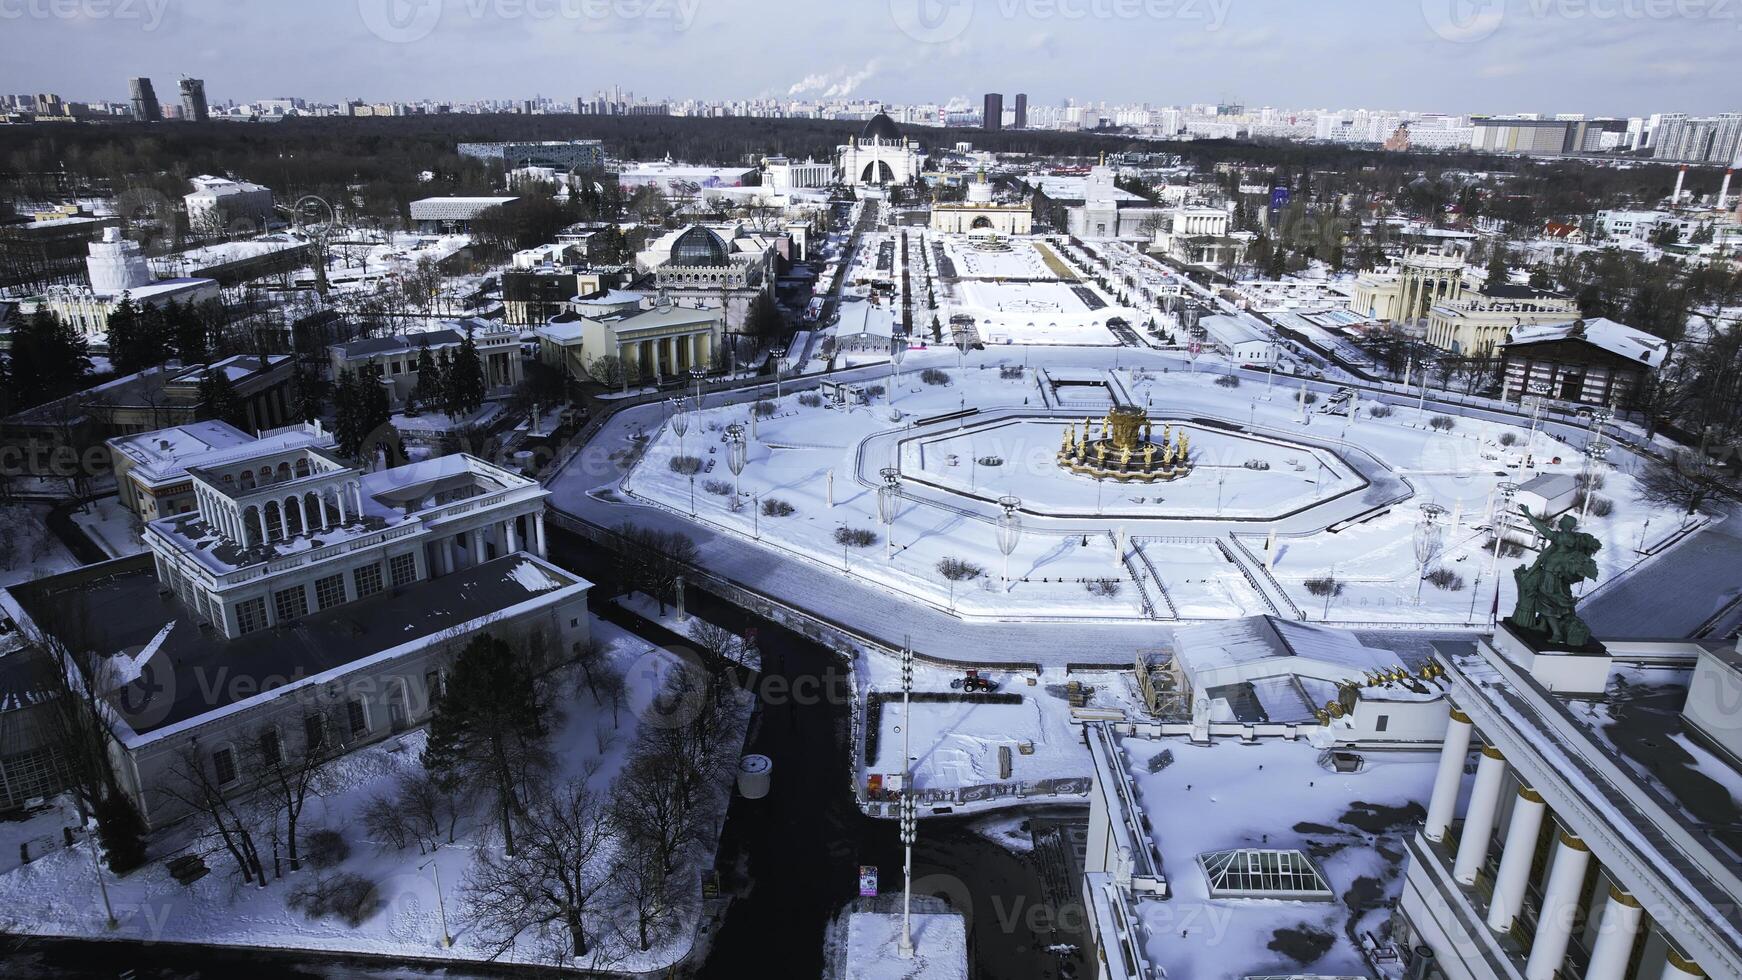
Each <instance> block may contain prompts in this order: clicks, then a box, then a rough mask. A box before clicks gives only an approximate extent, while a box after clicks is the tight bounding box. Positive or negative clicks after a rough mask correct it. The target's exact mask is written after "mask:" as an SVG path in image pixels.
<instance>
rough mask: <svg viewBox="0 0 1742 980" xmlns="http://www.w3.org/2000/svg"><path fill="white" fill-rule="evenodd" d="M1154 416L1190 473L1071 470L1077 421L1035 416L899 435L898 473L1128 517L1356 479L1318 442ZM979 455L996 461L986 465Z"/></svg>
mask: <svg viewBox="0 0 1742 980" xmlns="http://www.w3.org/2000/svg"><path fill="white" fill-rule="evenodd" d="M1154 421H1155V423H1156V427H1155V430H1154V438H1155V439H1156V440H1157V441H1159V440H1160V439H1161V438H1162V435H1163V432H1162V426H1163V424H1170V425H1171V426H1172V434H1173V435H1180V434H1184V435H1185V437H1186V438H1187V439H1188V440H1189V444H1190V447H1191V454H1192V459H1193V461H1194V467H1193V469H1192V471H1191V473H1189V474H1188V475H1186V476H1184V477H1181V478H1179V479H1177V480H1170V481H1161V482H1156V483H1136V482H1132V483H1119V482H1117V481H1113V480H1106V481H1097V480H1095V479H1093V478H1092V477H1089V476H1085V475H1082V474H1079V473H1073V472H1071V471H1070V470H1067V469H1064V468H1063V467H1061V466H1059V465H1058V461H1057V459H1056V456H1057V453H1058V451H1059V448H1060V441H1061V439H1062V438H1063V433H1064V431H1065V427H1066V425H1075V426H1076V427H1077V431H1078V433H1079V434H1080V433H1081V431H1082V427H1081V423H1080V422H1078V421H1077V420H1075V419H1069V420H1067V419H1046V420H1039V419H1034V420H1021V421H1016V422H1010V423H1005V424H997V425H993V426H989V427H986V428H982V429H968V430H966V431H963V432H959V433H951V434H946V435H940V436H933V437H929V438H928V437H917V438H913V439H908V440H904V441H903V442H902V444H901V470H902V475H903V476H904V477H908V478H912V479H917V480H923V481H925V482H928V483H932V484H934V485H936V486H940V487H944V488H946V489H948V490H951V491H954V492H956V493H964V494H969V495H971V496H977V497H981V498H984V499H987V500H997V499H998V498H999V497H1000V496H1002V495H1004V494H1014V495H1015V496H1017V497H1020V498H1022V505H1023V508H1024V509H1025V510H1033V511H1042V512H1052V513H1080V514H1105V515H1108V516H1128V517H1227V518H1239V519H1250V518H1269V517H1276V516H1280V515H1282V514H1285V513H1288V512H1290V511H1293V510H1297V509H1299V508H1300V507H1302V506H1303V505H1306V504H1310V503H1312V502H1313V501H1315V500H1322V499H1324V498H1326V497H1334V496H1337V495H1339V494H1342V493H1347V492H1349V491H1351V490H1356V489H1359V488H1360V486H1361V480H1360V477H1359V476H1358V475H1356V474H1355V473H1354V472H1353V471H1352V470H1350V469H1349V468H1348V467H1347V466H1346V465H1344V464H1343V463H1342V461H1340V460H1339V459H1337V457H1336V456H1335V455H1334V454H1332V453H1330V452H1326V451H1324V450H1315V449H1313V448H1311V447H1308V446H1300V445H1292V444H1288V443H1283V442H1280V441H1276V440H1269V439H1259V438H1251V437H1248V436H1245V435H1241V434H1237V433H1231V432H1227V431H1225V430H1220V429H1208V428H1205V427H1203V426H1199V425H1189V424H1183V423H1179V422H1177V420H1169V419H1165V418H1162V419H1155V420H1154ZM1096 431H1099V430H1098V429H1097V430H1096ZM985 460H997V461H999V462H997V463H996V464H995V465H982V461H985ZM1248 463H1250V464H1252V465H1251V466H1248V465H1246V464H1248ZM1259 466H1262V467H1264V468H1263V469H1258V468H1256V467H1259Z"/></svg>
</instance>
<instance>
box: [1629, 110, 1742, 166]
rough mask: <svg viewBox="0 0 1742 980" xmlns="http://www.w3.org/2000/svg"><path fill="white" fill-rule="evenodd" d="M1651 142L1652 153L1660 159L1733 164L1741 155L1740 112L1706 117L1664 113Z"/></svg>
mask: <svg viewBox="0 0 1742 980" xmlns="http://www.w3.org/2000/svg"><path fill="white" fill-rule="evenodd" d="M1651 143H1652V151H1651V155H1652V156H1654V157H1656V158H1658V159H1660V160H1685V161H1687V162H1688V163H1717V164H1730V163H1734V162H1736V160H1737V159H1738V158H1739V156H1742V112H1725V113H1721V114H1719V115H1716V116H1706V117H1690V116H1688V115H1686V114H1685V113H1680V112H1674V113H1665V114H1664V115H1663V116H1662V118H1661V119H1660V121H1659V122H1658V125H1657V129H1656V130H1655V132H1654V133H1653V134H1652V138H1651Z"/></svg>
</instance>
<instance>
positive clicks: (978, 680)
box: [950, 668, 998, 694]
mask: <svg viewBox="0 0 1742 980" xmlns="http://www.w3.org/2000/svg"><path fill="white" fill-rule="evenodd" d="M950 689H951V690H958V691H963V692H965V693H968V694H972V693H974V692H975V691H985V692H987V693H991V692H992V691H995V690H997V689H998V684H997V683H996V682H995V681H993V680H992V678H991V677H990V676H988V675H986V674H982V673H980V671H979V670H977V669H972V668H970V669H969V670H966V671H964V672H963V673H962V676H960V677H958V678H955V679H954V680H952V681H950Z"/></svg>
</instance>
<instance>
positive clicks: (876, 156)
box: [835, 112, 924, 187]
mask: <svg viewBox="0 0 1742 980" xmlns="http://www.w3.org/2000/svg"><path fill="white" fill-rule="evenodd" d="M835 153H836V155H837V157H838V158H839V159H840V164H841V180H842V181H843V182H844V183H846V184H847V185H848V186H850V187H882V186H885V185H887V184H905V183H907V182H908V181H910V180H912V179H913V178H914V176H915V175H917V174H918V173H919V171H920V166H921V164H922V162H923V160H924V158H923V157H922V156H921V154H920V152H919V147H918V146H917V145H916V144H915V143H914V142H913V140H912V139H909V138H907V137H904V136H902V135H901V129H900V127H898V126H896V125H895V120H893V119H891V118H889V116H888V114H887V113H882V112H879V113H878V114H877V115H875V116H872V117H871V121H870V122H867V123H866V124H865V130H864V132H861V133H860V134H859V135H858V136H854V137H852V138H851V139H849V140H848V141H847V145H845V146H841V147H837V148H836V150H835Z"/></svg>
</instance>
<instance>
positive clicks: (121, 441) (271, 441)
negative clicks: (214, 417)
mask: <svg viewBox="0 0 1742 980" xmlns="http://www.w3.org/2000/svg"><path fill="white" fill-rule="evenodd" d="M332 445H333V437H332V435H330V434H329V433H327V432H325V431H324V430H322V429H321V428H320V427H319V426H306V427H305V426H296V427H293V428H289V429H285V430H281V431H279V432H275V433H271V434H269V435H267V436H265V437H264V438H260V439H256V438H255V437H254V436H251V435H249V434H248V433H246V432H243V431H242V430H241V429H238V428H236V427H235V426H233V425H231V424H229V423H228V422H218V421H211V422H189V423H188V424H186V425H177V426H172V427H170V428H167V429H158V430H156V431H154V432H141V433H138V434H136V435H130V436H118V437H116V438H114V439H110V440H109V447H110V449H111V450H113V451H114V452H117V453H121V454H122V455H124V456H126V457H127V458H128V459H131V460H133V462H134V468H133V471H132V473H133V476H134V477H135V479H139V480H143V481H145V482H147V483H162V482H165V481H168V480H174V479H178V478H180V477H184V476H186V475H187V471H188V467H190V466H193V467H198V466H202V465H207V464H209V463H211V462H213V461H215V460H216V459H217V458H218V457H219V456H221V455H229V454H230V453H231V452H232V451H233V450H236V449H239V448H241V447H243V446H251V447H259V448H262V449H263V450H264V451H267V452H281V451H283V450H286V449H296V448H300V447H304V446H332Z"/></svg>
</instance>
